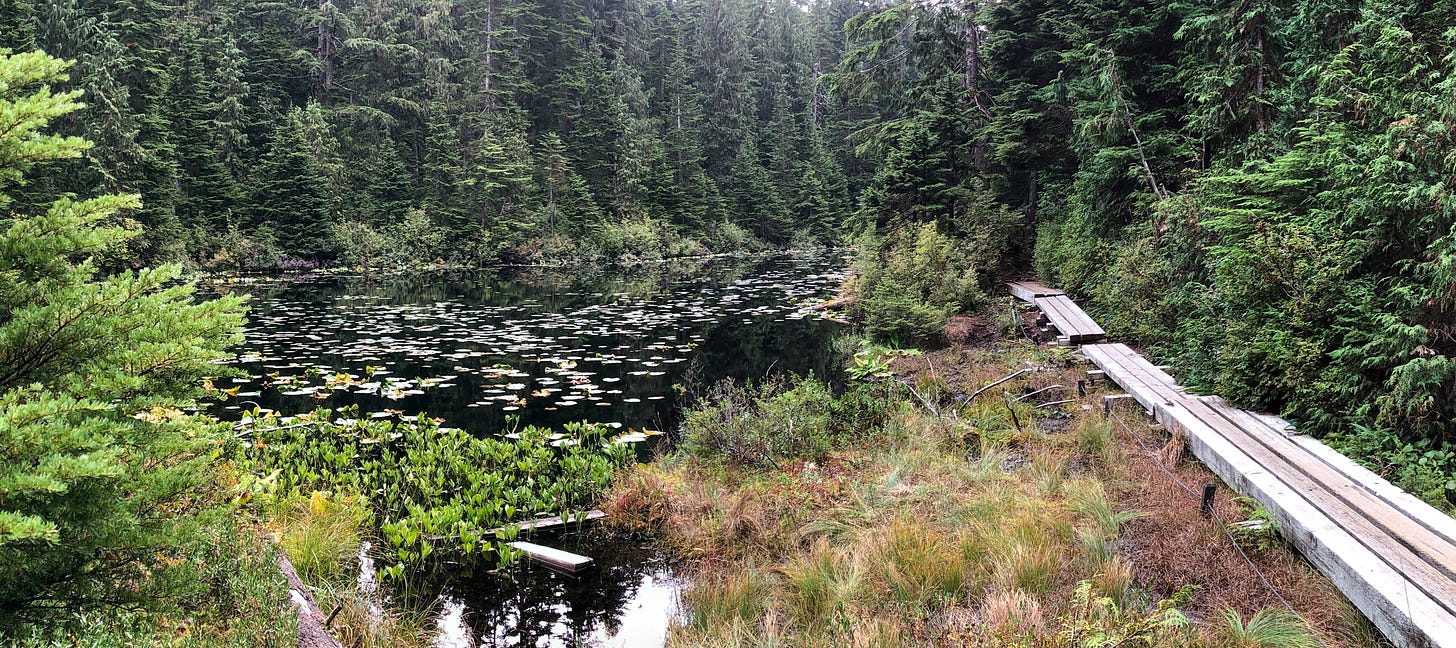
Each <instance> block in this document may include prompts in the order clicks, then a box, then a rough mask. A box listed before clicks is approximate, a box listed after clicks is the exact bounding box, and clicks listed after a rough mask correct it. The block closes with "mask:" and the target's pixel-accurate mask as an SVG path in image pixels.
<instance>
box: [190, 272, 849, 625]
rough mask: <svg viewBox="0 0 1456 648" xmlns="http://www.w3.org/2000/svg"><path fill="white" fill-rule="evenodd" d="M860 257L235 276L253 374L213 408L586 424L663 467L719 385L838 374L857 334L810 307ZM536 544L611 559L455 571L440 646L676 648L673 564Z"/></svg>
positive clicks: (626, 552)
mask: <svg viewBox="0 0 1456 648" xmlns="http://www.w3.org/2000/svg"><path fill="white" fill-rule="evenodd" d="M847 266H848V257H847V256H846V255H845V254H844V253H843V252H821V253H813V254H800V255H786V256H777V257H772V258H724V259H713V260H697V261H677V262H670V263H665V264H660V265H656V266H650V267H645V268H642V267H639V268H629V269H602V268H590V269H588V268H577V269H571V270H534V269H533V270H511V271H505V272H478V273H437V274H431V275H408V276H399V275H388V276H381V277H372V278H371V277H365V276H357V275H347V276H338V275H324V274H312V275H299V276H293V277H284V278H274V279H266V280H246V283H232V284H229V283H223V284H218V285H216V286H215V287H216V288H217V289H218V290H221V291H236V292H247V293H249V294H251V295H252V296H253V298H252V301H251V302H250V306H251V308H252V312H251V314H250V317H249V320H250V321H249V324H248V327H247V329H246V331H245V340H246V341H245V342H244V344H243V345H241V347H240V348H239V352H238V360H237V361H236V362H235V363H234V365H235V366H236V367H237V368H239V369H241V370H242V371H244V372H246V373H247V376H246V377H239V378H230V379H226V381H225V382H226V384H220V385H217V387H219V388H220V389H227V390H230V391H231V392H232V393H234V394H235V395H234V396H233V397H231V398H229V399H228V400H226V401H223V402H221V403H218V404H216V405H214V406H213V408H214V410H215V411H216V413H217V414H218V415H220V416H222V417H223V418H234V419H235V418H237V417H238V416H240V413H241V411H242V410H244V409H250V408H252V407H253V406H255V405H256V406H259V407H262V408H265V409H271V410H277V411H279V412H281V413H284V414H296V413H301V412H306V411H311V410H313V409H315V408H318V407H330V408H333V407H339V406H343V405H351V404H358V405H359V407H360V409H361V411H362V412H363V413H364V414H365V415H374V416H380V417H384V416H393V415H398V414H401V413H405V414H414V413H419V412H425V413H428V414H429V415H431V416H434V417H438V418H440V419H442V420H443V421H444V423H443V425H446V426H450V427H458V428H462V429H465V430H467V431H469V432H471V433H473V434H476V435H482V436H484V435H499V434H506V433H509V432H511V431H512V430H515V429H518V428H519V427H520V426H524V425H537V426H543V427H554V426H558V425H560V424H562V423H566V422H570V421H581V420H587V421H593V422H600V423H605V424H608V425H610V426H612V427H614V428H617V429H618V430H619V432H618V433H619V434H621V435H622V436H623V437H624V438H626V439H631V440H636V441H639V443H638V448H639V452H638V456H639V458H641V459H644V460H646V459H648V458H650V457H651V455H652V453H653V452H655V451H657V448H658V447H659V443H660V442H661V441H662V440H663V439H668V438H671V436H672V434H671V433H672V432H673V431H674V430H675V428H676V426H677V423H678V420H679V417H680V415H681V407H682V405H683V404H684V401H685V400H686V399H687V398H689V397H690V395H691V394H692V393H693V392H694V391H696V390H697V389H699V388H701V387H703V386H707V385H710V384H712V383H714V382H716V381H719V380H722V379H725V378H733V379H735V380H740V381H744V380H752V381H758V380H761V379H763V378H764V377H765V376H768V375H771V374H773V373H777V372H792V373H797V374H809V373H813V374H815V375H819V376H826V375H830V374H831V372H832V371H833V370H834V366H833V363H834V362H835V357H834V354H833V353H831V350H830V342H831V339H832V337H833V336H834V335H835V334H836V333H838V332H839V331H840V330H842V326H841V325H840V324H838V323H836V322H834V321H831V320H826V319H822V318H821V317H820V316H819V314H818V313H815V312H812V311H810V310H809V308H808V307H809V306H811V305H813V304H814V303H817V302H819V301H822V300H824V299H826V298H828V297H830V296H832V295H833V294H834V292H835V291H836V290H837V289H838V287H839V285H840V284H841V282H842V281H843V278H844V276H845V273H846V272H847V270H846V268H847ZM664 432H665V433H666V434H660V433H664ZM538 541H540V542H542V543H544V544H550V545H552V546H557V547H560V548H563V549H567V550H569V551H575V552H577V553H581V554H584V555H589V556H592V557H593V558H595V559H596V560H597V561H598V565H597V567H596V569H594V570H593V571H591V572H589V573H588V574H586V575H584V576H582V577H578V578H571V577H566V576H561V575H558V574H554V573H551V572H549V571H547V570H543V569H539V568H535V567H527V568H523V569H522V571H521V573H519V574H518V575H517V578H516V579H515V580H514V581H511V580H506V579H503V578H501V577H499V576H495V575H488V574H485V575H480V576H473V575H471V576H459V575H456V576H455V577H453V578H444V577H442V578H441V579H440V582H439V583H438V588H439V593H440V594H441V596H442V601H443V605H442V612H441V614H440V615H439V617H440V618H439V623H440V624H441V641H440V643H441V645H450V644H457V645H467V643H466V642H464V640H463V639H461V638H462V637H465V636H469V637H471V638H472V639H474V640H475V642H477V643H478V644H479V645H485V646H577V645H602V646H619V645H620V646H652V645H660V644H661V642H662V638H663V636H665V629H666V626H667V623H668V621H669V619H670V617H671V615H672V614H673V613H674V612H673V610H674V609H675V605H676V595H677V587H678V584H677V579H676V577H675V575H674V572H673V567H672V562H671V561H670V560H669V559H668V558H667V557H666V556H664V555H663V554H661V553H660V552H658V551H656V550H655V549H653V548H652V547H651V546H650V545H644V544H641V543H634V542H628V541H622V540H617V539H604V538H596V537H593V535H592V534H584V535H575V536H564V537H551V536H547V537H546V539H545V540H538ZM442 576H443V575H442ZM452 638H455V639H452ZM457 639H458V641H457Z"/></svg>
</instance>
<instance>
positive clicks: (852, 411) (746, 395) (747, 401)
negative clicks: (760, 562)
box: [682, 376, 896, 468]
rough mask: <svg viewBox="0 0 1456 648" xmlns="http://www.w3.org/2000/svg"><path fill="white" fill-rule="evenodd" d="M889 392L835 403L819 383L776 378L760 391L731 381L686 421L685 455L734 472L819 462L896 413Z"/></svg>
mask: <svg viewBox="0 0 1456 648" xmlns="http://www.w3.org/2000/svg"><path fill="white" fill-rule="evenodd" d="M888 389H890V387H887V386H885V385H872V384H865V385H857V386H856V387H855V388H854V389H851V390H850V391H848V392H847V393H845V394H844V395H842V396H839V397H835V395H834V394H833V392H831V391H830V389H829V387H828V386H826V385H825V384H824V383H823V382H820V381H819V380H817V379H815V378H814V377H813V376H809V377H804V378H786V377H783V376H775V377H773V378H771V379H769V380H768V381H767V382H766V383H764V384H763V385H761V386H758V387H757V388H754V387H750V386H744V385H740V384H738V383H736V382H734V381H732V380H725V381H723V382H720V383H718V384H717V385H714V386H713V387H712V388H710V389H709V391H708V393H707V394H706V395H705V396H704V397H703V398H702V399H701V401H700V402H699V403H698V404H697V405H696V406H695V407H693V408H692V409H691V410H689V411H688V413H687V415H686V417H685V419H684V421H683V428H682V429H683V437H682V444H683V449H684V450H685V451H686V452H687V453H688V454H690V455H692V456H695V457H698V458H702V459H709V460H714V461H719V460H721V461H726V462H728V463H730V464H733V465H738V466H748V467H755V468H773V467H776V466H778V465H780V464H781V463H783V462H785V461H791V460H795V459H805V460H813V461H818V460H821V459H823V458H824V457H825V456H826V455H827V454H829V453H830V452H831V451H833V450H834V449H835V448H840V447H844V446H846V445H847V444H851V443H856V442H861V441H864V440H865V439H866V438H867V437H868V436H869V435H870V434H872V433H873V432H874V431H875V430H878V429H879V428H880V427H881V426H882V425H883V424H884V422H885V420H886V418H887V417H888V416H889V412H891V411H892V409H893V408H894V407H895V406H896V405H895V404H894V403H895V401H894V399H891V398H889V397H888V391H887V390H888Z"/></svg>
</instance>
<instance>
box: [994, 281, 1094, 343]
mask: <svg viewBox="0 0 1456 648" xmlns="http://www.w3.org/2000/svg"><path fill="white" fill-rule="evenodd" d="M1008 286H1009V287H1010V289H1011V294H1013V295H1016V296H1017V297H1018V298H1020V299H1021V300H1022V301H1025V302H1029V303H1031V304H1035V305H1036V307H1037V308H1039V309H1041V312H1042V314H1043V315H1045V316H1046V319H1047V321H1048V322H1049V323H1050V324H1051V325H1052V326H1053V327H1055V328H1056V329H1057V333H1059V334H1060V335H1059V336H1058V337H1057V341H1058V342H1060V343H1062V344H1082V343H1084V342H1096V341H1097V340H1101V339H1102V338H1105V337H1107V332H1106V331H1104V330H1102V327H1101V326H1098V325H1097V322H1095V321H1093V319H1092V318H1091V317H1088V316H1087V314H1086V313H1084V312H1082V309H1081V308H1080V307H1078V306H1077V304H1076V303H1075V302H1073V301H1072V300H1071V299H1070V298H1068V297H1067V295H1066V293H1063V292H1062V291H1060V290H1056V289H1054V288H1048V287H1046V286H1044V285H1042V284H1039V283H1036V282H1034V281H1016V282H1012V283H1010V284H1008Z"/></svg>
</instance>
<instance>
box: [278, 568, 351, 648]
mask: <svg viewBox="0 0 1456 648" xmlns="http://www.w3.org/2000/svg"><path fill="white" fill-rule="evenodd" d="M278 570H279V571H281V572H283V578H284V579H285V580H287V581H288V598H289V599H290V602H291V604H292V606H293V608H294V609H295V610H297V611H298V648H343V647H342V646H340V645H339V640H337V639H335V638H334V636H333V635H331V634H329V630H328V627H327V625H326V622H325V618H326V616H325V615H324V612H323V610H320V609H319V606H318V603H315V602H314V600H313V595H312V594H310V593H309V591H308V586H307V585H304V584H303V579H301V578H299V577H298V571H297V570H295V569H294V568H293V562H292V561H290V560H288V554H287V553H285V552H284V551H283V550H282V549H279V550H278Z"/></svg>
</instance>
